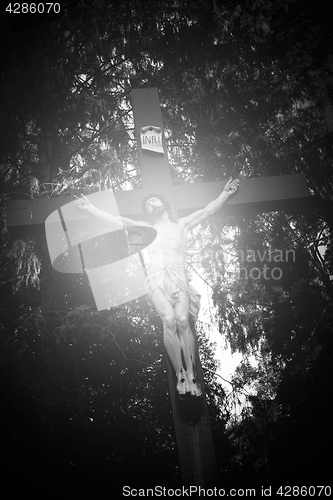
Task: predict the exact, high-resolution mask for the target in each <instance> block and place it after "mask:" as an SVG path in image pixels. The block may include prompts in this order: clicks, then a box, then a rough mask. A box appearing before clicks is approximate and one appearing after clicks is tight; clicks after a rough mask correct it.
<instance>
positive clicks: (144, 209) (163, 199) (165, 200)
mask: <svg viewBox="0 0 333 500" xmlns="http://www.w3.org/2000/svg"><path fill="white" fill-rule="evenodd" d="M150 198H158V199H159V200H160V201H161V202H162V203H163V205H164V207H165V210H166V211H167V214H168V216H169V219H170V220H171V222H176V221H175V219H174V217H173V215H172V211H171V207H170V204H169V202H168V200H167V199H166V198H165V196H163V195H161V194H156V193H150V194H149V195H148V196H146V197H145V198H144V199H143V201H142V204H141V206H142V211H143V213H146V214H149V212H148V210H147V206H146V204H147V201H148V200H150ZM149 215H150V214H149Z"/></svg>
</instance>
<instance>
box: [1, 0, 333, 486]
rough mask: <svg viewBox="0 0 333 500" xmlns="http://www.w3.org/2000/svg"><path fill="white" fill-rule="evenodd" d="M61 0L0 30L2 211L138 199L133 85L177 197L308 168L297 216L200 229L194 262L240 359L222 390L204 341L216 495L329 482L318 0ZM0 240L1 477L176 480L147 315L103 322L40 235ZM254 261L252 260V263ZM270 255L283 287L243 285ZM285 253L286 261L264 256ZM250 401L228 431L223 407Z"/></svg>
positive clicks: (327, 153)
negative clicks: (154, 111) (87, 198)
mask: <svg viewBox="0 0 333 500" xmlns="http://www.w3.org/2000/svg"><path fill="white" fill-rule="evenodd" d="M61 5H62V14H61V15H59V16H58V17H57V18H56V19H55V18H52V20H51V21H49V22H47V20H46V19H44V20H43V21H41V22H40V24H38V25H34V26H33V25H29V22H30V21H29V19H30V18H28V17H26V18H24V19H23V17H24V16H20V20H19V19H18V16H16V19H17V21H14V20H13V16H11V19H10V20H9V19H8V16H2V17H1V19H0V23H1V28H2V29H1V37H2V42H3V43H2V45H3V46H4V47H5V48H6V50H3V51H2V52H1V56H0V58H1V59H0V61H1V68H2V71H1V75H0V78H1V84H0V89H1V90H0V98H1V112H0V133H1V137H2V139H3V140H2V141H1V146H0V179H1V183H0V194H1V203H2V205H4V206H5V204H6V202H7V201H8V200H14V199H22V198H36V197H49V196H58V195H65V194H70V193H79V192H81V191H84V192H93V191H96V190H99V189H104V188H106V187H108V188H111V189H115V190H116V189H127V188H129V187H139V186H140V174H139V172H138V169H137V161H136V149H135V141H134V135H133V123H132V117H131V111H130V90H131V88H132V87H136V88H137V87H140V86H142V85H149V86H158V87H159V89H160V98H161V104H162V111H163V115H164V121H165V124H166V129H167V140H168V147H169V155H170V162H171V165H172V170H173V176H174V181H175V182H176V183H183V182H194V181H195V182H200V181H214V180H223V179H225V178H227V177H229V176H230V175H232V176H234V177H236V176H240V177H249V176H261V175H281V174H290V173H298V172H303V173H304V174H305V175H306V178H307V181H308V184H309V187H310V189H311V191H312V193H313V194H314V196H313V197H312V199H311V202H309V204H308V206H304V207H303V208H302V210H300V211H298V212H297V213H290V212H287V211H285V212H279V213H270V214H264V215H244V216H242V217H237V218H235V217H234V218H229V219H228V220H224V221H221V220H211V221H210V222H209V223H207V224H206V225H204V226H203V227H202V228H200V232H198V233H197V235H194V239H193V245H192V247H191V252H190V256H191V260H192V263H193V265H195V264H196V265H198V263H199V267H198V269H199V272H204V275H205V279H206V280H207V281H208V282H209V283H210V284H211V286H212V287H213V289H214V292H213V298H214V302H215V307H216V316H217V320H218V322H219V327H220V331H221V333H222V334H223V335H224V337H225V339H226V341H227V342H228V344H229V345H230V346H231V348H232V350H233V351H239V352H241V353H242V354H243V357H244V359H243V362H242V363H241V365H240V366H239V367H238V369H237V370H236V372H235V374H234V376H233V378H232V379H231V381H230V384H231V387H232V390H231V391H230V392H228V391H227V390H225V389H224V388H222V386H221V385H220V384H218V383H217V379H216V377H215V376H214V375H213V373H214V372H216V370H217V366H216V365H215V364H214V362H213V361H212V348H211V347H209V346H208V345H207V342H206V341H205V338H204V335H203V334H202V335H201V343H202V352H203V362H204V368H205V370H206V371H204V373H205V376H206V378H207V382H208V387H209V391H208V402H209V408H210V414H211V421H212V429H213V433H214V438H215V441H216V450H217V456H218V460H219V467H220V470H221V471H223V477H222V479H223V481H224V482H225V483H229V484H230V485H232V486H233V487H234V486H235V484H236V483H237V481H239V477H242V479H243V480H244V481H245V480H246V478H256V479H258V481H260V480H261V479H262V478H265V479H266V480H267V481H268V480H269V479H272V480H273V479H278V480H280V482H281V484H282V483H283V478H284V479H285V480H286V481H285V484H287V479H292V481H291V482H292V483H293V484H295V483H296V477H299V479H300V481H301V480H306V479H307V478H309V477H314V475H315V473H316V466H317V467H321V469H322V477H323V478H324V483H323V484H326V482H327V479H326V482H325V473H326V472H327V471H328V468H327V464H326V458H325V457H327V451H328V446H330V445H331V442H332V435H331V431H330V426H329V423H328V415H329V409H328V396H327V394H329V390H330V385H329V381H330V380H331V378H332V377H331V370H332V368H331V366H332V363H331V358H332V342H331V335H330V331H331V324H332V283H331V276H332V269H333V252H332V221H333V219H332V213H333V211H332V170H331V163H332V130H333V128H332V124H333V113H332V104H331V103H332V88H333V87H332V82H333V79H332V69H333V66H332V60H333V59H332V57H333V56H332V49H331V47H332V31H331V27H330V17H331V13H332V7H331V4H330V2H326V1H324V0H321V1H319V2H316V3H314V4H310V3H306V4H304V2H300V1H299V0H283V1H279V2H273V1H265V2H263V1H261V0H247V1H243V2H238V1H234V0H228V1H226V2H221V1H219V0H215V1H213V2H211V1H208V0H200V1H198V2H189V1H187V0H180V1H170V0H159V1H158V2H156V1H155V2H152V1H151V0H148V1H145V2H142V1H137V0H135V1H134V0H130V1H126V2H122V3H121V2H120V3H119V2H114V1H108V2H106V1H104V0H100V1H98V2H93V1H90V0H79V1H78V2H77V3H76V6H73V3H72V2H68V1H64V2H62V4H61ZM15 23H16V24H15ZM2 220H3V221H4V220H5V211H4V212H3V217H2ZM1 230H2V232H1V254H0V262H1V280H0V286H1V298H0V308H1V314H2V318H3V319H2V322H1V358H0V359H1V364H0V366H1V370H2V375H3V376H2V386H1V391H2V393H1V394H2V401H3V405H4V408H6V410H7V411H6V413H5V415H4V418H5V425H6V429H8V432H6V436H5V441H6V443H5V444H6V447H5V448H4V449H5V450H8V455H9V456H6V457H5V458H6V460H8V463H9V469H11V468H14V469H19V470H22V471H23V470H26V480H27V481H28V480H29V483H30V484H34V486H35V487H37V486H38V479H37V478H36V481H35V482H33V479H32V477H36V474H35V469H36V470H37V469H38V470H40V471H43V473H44V474H45V477H46V480H45V484H47V481H48V480H50V481H51V480H53V481H54V478H55V477H59V475H60V476H61V477H66V478H67V479H68V484H69V485H70V484H72V486H74V487H77V486H78V484H79V483H80V482H81V481H82V478H83V477H84V475H86V474H87V471H88V470H89V468H90V467H91V469H90V470H92V471H93V477H94V480H92V482H93V481H95V482H97V483H101V482H105V483H108V481H109V477H110V472H109V471H110V469H111V470H112V471H113V474H114V476H117V478H118V481H119V484H120V483H122V482H123V484H124V482H126V479H128V477H129V475H130V476H131V477H133V478H134V477H137V476H136V474H138V477H139V475H140V474H139V471H138V464H140V468H141V467H142V468H143V469H144V470H147V471H148V470H149V473H150V476H149V478H148V477H147V478H144V479H142V475H140V479H142V481H147V484H148V483H150V485H151V479H150V478H151V477H154V481H155V479H156V481H158V480H159V481H160V482H161V484H162V483H168V482H169V483H170V484H172V482H173V477H174V476H175V474H176V468H177V466H176V460H175V455H174V443H173V437H172V430H171V428H172V425H171V423H170V414H169V413H168V410H167V408H168V402H167V398H166V396H165V382H164V378H163V376H162V372H163V368H162V363H161V351H160V347H159V345H160V344H159V342H158V341H157V337H156V332H157V329H158V325H157V323H156V317H154V316H153V315H151V312H149V311H148V310H147V308H146V309H145V306H144V303H143V302H141V301H139V302H138V303H137V304H131V305H130V306H127V307H124V308H122V309H117V310H113V311H109V312H107V313H106V312H105V313H103V314H102V313H96V312H95V311H94V310H93V309H91V308H90V307H89V306H91V305H92V297H91V294H89V290H88V288H87V286H86V282H85V279H84V278H82V277H79V278H77V277H64V276H59V275H56V273H54V272H53V271H52V269H51V266H50V263H49V261H48V256H47V251H46V250H45V241H43V238H40V237H39V238H38V237H36V238H34V239H29V240H27V239H26V240H22V241H18V242H13V241H11V239H10V236H9V234H8V232H7V231H6V226H5V225H3V226H1ZM251 251H252V252H254V255H255V256H256V258H255V260H253V259H252V260H251V259H248V258H246V256H248V255H249V252H251ZM288 251H292V252H294V253H289V254H287V252H288ZM265 252H266V254H265ZM269 254H271V256H272V259H273V262H275V263H276V266H277V267H279V268H280V269H281V272H282V274H281V276H280V277H279V279H274V277H272V276H271V275H270V276H269V277H268V279H267V276H266V277H265V275H264V274H263V273H262V272H261V273H260V277H258V278H256V279H253V276H254V275H253V274H252V275H251V270H253V269H254V268H259V270H260V271H262V270H263V268H264V266H265V265H267V266H269V267H271V266H272V260H269V257H268V255H269ZM278 255H280V256H281V255H284V256H285V257H286V255H290V256H291V255H294V258H292V259H289V260H286V258H285V257H284V258H283V259H282V260H280V261H275V260H274V257H276V256H278ZM259 256H264V257H263V258H259ZM196 261H197V262H196ZM202 268H203V269H204V271H202ZM240 268H244V270H243V273H242V274H240V273H239V270H240ZM252 273H253V271H252ZM249 276H250V278H249ZM34 284H35V285H38V286H35V287H34V286H33V285H34ZM39 285H40V288H39ZM13 290H16V294H15V295H13V294H12V291H13ZM82 304H83V305H82ZM41 306H43V312H42V311H41ZM154 318H155V319H154ZM148 325H151V326H149V328H148ZM199 333H202V332H199ZM253 359H254V360H255V362H253ZM230 384H228V385H229V386H230ZM223 387H224V386H223ZM246 391H248V393H249V394H250V396H249V394H248V393H247V392H246ZM244 394H245V395H247V396H245V399H246V401H245V404H244V405H243V406H244V407H243V411H242V414H241V415H239V416H237V418H236V419H235V417H234V414H233V411H232V408H233V405H234V402H235V401H237V399H242V400H243V401H244ZM22 408H24V414H23V413H22ZM319 426H320V428H322V429H324V438H323V439H322V440H319V439H318V437H317V436H318V433H317V429H318V427H319ZM3 428H4V427H3ZM226 428H227V435H226V434H225V429H226ZM226 436H227V437H228V439H227V437H226ZM32 450H35V452H34V453H33V456H32ZM41 457H43V458H41ZM29 464H30V465H29ZM11 466H12V467H11ZM129 470H130V473H129ZM29 475H30V478H29ZM318 477H319V476H318ZM327 477H328V475H327V476H326V478H327ZM301 482H302V481H301ZM140 484H142V483H140Z"/></svg>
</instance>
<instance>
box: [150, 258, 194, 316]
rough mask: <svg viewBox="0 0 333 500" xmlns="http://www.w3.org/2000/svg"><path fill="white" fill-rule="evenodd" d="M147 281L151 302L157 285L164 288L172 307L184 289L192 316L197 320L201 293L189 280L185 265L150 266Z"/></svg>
mask: <svg viewBox="0 0 333 500" xmlns="http://www.w3.org/2000/svg"><path fill="white" fill-rule="evenodd" d="M146 283H147V288H148V299H149V301H150V302H152V295H153V291H154V290H155V289H156V288H157V287H160V288H161V289H162V290H163V292H164V293H165V296H166V298H167V299H168V301H169V302H170V304H171V305H172V307H174V305H175V304H176V303H177V302H178V301H179V292H180V291H181V290H182V291H183V292H184V293H186V295H187V296H188V298H189V312H190V316H191V317H192V319H193V320H194V321H196V319H197V317H198V313H199V309H200V294H199V292H198V291H197V290H196V289H195V288H194V287H193V286H192V285H191V284H190V283H189V282H188V279H187V278H186V273H185V269H184V268H183V267H162V268H149V267H148V269H147V277H146Z"/></svg>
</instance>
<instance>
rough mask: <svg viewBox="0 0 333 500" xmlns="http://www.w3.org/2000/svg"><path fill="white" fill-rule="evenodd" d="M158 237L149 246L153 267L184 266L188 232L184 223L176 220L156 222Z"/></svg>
mask: <svg viewBox="0 0 333 500" xmlns="http://www.w3.org/2000/svg"><path fill="white" fill-rule="evenodd" d="M153 227H154V229H155V230H156V232H157V237H156V239H155V240H154V241H153V243H151V244H150V245H149V247H148V248H147V251H148V254H149V258H150V262H149V266H150V267H153V268H162V267H184V265H185V254H186V247H187V245H186V243H187V232H186V231H185V228H184V225H182V224H180V223H175V222H168V223H166V224H155V225H154V226H153Z"/></svg>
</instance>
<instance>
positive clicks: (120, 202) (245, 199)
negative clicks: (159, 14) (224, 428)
mask: <svg viewBox="0 0 333 500" xmlns="http://www.w3.org/2000/svg"><path fill="white" fill-rule="evenodd" d="M132 105H133V112H134V119H135V132H136V138H137V143H138V156H139V163H140V168H141V175H142V188H141V189H136V190H131V191H118V192H115V193H114V196H115V200H116V205H117V207H118V210H119V213H120V214H121V215H122V216H125V217H129V218H132V219H137V220H138V219H142V209H141V202H142V199H143V198H144V197H145V196H146V195H148V194H149V193H158V194H162V195H163V196H165V197H166V198H167V199H168V201H169V203H170V205H171V208H172V211H173V212H174V215H177V216H178V217H184V216H186V215H188V214H190V213H192V212H193V211H195V210H198V209H200V208H203V207H205V206H206V205H207V203H209V202H210V201H212V200H213V199H215V198H217V196H218V195H219V194H220V193H221V192H222V190H223V187H224V185H225V182H224V181H223V182H222V181H219V182H204V183H193V184H188V183H187V184H182V185H173V183H172V178H171V171H170V166H169V162H168V157H167V147H166V141H165V137H164V127H163V120H162V114H161V110H160V104H159V96H158V90H157V88H142V89H134V90H133V91H132ZM308 197H309V190H308V187H307V182H306V179H305V177H304V176H303V175H302V174H297V175H285V176H274V177H263V178H257V179H253V178H252V179H241V181H240V187H239V189H238V191H237V193H236V194H235V195H234V196H233V197H232V198H231V199H230V200H229V201H228V203H227V204H226V205H224V206H223V209H222V210H221V213H223V215H233V214H235V215H238V214H244V213H260V212H269V211H273V210H280V209H284V210H296V209H297V208H298V207H300V206H301V205H302V204H303V203H304V200H305V199H306V198H308ZM73 200H74V198H73V197H71V196H66V197H54V198H47V199H45V198H43V199H33V200H25V201H13V202H11V203H9V204H8V211H7V227H8V229H9V232H10V234H11V236H12V237H13V238H22V237H24V236H28V235H32V234H44V232H45V221H46V219H47V218H48V217H49V216H50V214H51V213H53V212H54V211H56V210H58V209H59V208H60V207H63V206H64V205H66V204H68V203H69V202H71V201H73ZM217 215H219V214H217ZM69 217H73V220H74V219H77V218H78V217H79V218H80V217H81V218H82V217H83V216H81V215H79V216H78V214H77V213H76V212H75V211H73V213H72V215H71V214H69ZM83 219H84V217H83ZM165 362H166V368H167V376H168V381H169V392H170V399H171V406H172V414H173V421H174V427H175V436H176V443H177V451H178V459H179V467H180V474H181V479H182V483H183V485H184V486H201V487H203V486H204V487H206V488H207V487H214V486H217V466H216V461H215V455H214V448H213V442H212V435H211V430H210V424H209V417H208V411H207V404H206V400H205V398H203V399H201V400H200V401H196V402H193V401H192V402H183V401H182V402H180V401H179V400H178V398H177V395H176V390H175V376H174V370H173V367H172V365H171V362H170V360H169V358H168V356H167V354H166V353H165ZM196 370H197V374H196V375H197V380H198V382H199V383H200V385H201V386H202V387H203V379H202V373H201V366H200V360H199V357H198V354H197V355H196ZM194 399H195V398H194ZM184 404H185V405H186V408H185V407H184ZM182 405H183V406H182Z"/></svg>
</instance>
